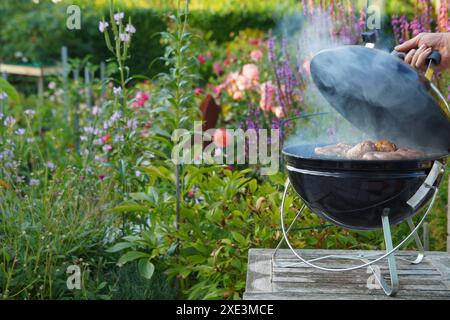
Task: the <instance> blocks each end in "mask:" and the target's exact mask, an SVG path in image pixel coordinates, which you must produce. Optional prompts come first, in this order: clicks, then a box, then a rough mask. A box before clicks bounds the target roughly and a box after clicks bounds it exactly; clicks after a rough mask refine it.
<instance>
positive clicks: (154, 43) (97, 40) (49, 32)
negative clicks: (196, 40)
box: [0, 0, 275, 76]
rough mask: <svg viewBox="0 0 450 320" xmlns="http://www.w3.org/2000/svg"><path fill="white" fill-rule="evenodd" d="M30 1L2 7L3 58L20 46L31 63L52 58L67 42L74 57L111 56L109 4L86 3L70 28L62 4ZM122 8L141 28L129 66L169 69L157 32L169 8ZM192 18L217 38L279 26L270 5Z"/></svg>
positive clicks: (148, 70) (9, 58) (156, 70)
mask: <svg viewBox="0 0 450 320" xmlns="http://www.w3.org/2000/svg"><path fill="white" fill-rule="evenodd" d="M27 3H28V5H27V6H24V7H17V8H16V7H14V6H11V7H7V8H4V7H3V8H2V7H0V27H1V28H0V41H1V43H2V46H1V48H0V61H7V62H16V63H23V60H22V58H20V59H19V60H18V59H17V58H16V53H17V52H21V53H23V56H24V57H26V58H27V60H26V61H27V62H28V63H31V62H41V63H48V64H51V63H54V62H56V61H60V50H61V46H63V45H65V46H67V47H68V48H69V55H70V56H71V57H73V58H75V57H79V58H81V57H85V56H86V55H91V56H92V62H93V63H96V64H98V63H99V62H100V61H104V60H105V59H107V58H108V56H109V54H108V50H107V48H106V47H105V45H104V42H103V34H101V33H100V32H99V30H98V23H99V21H100V20H101V19H102V17H107V16H109V11H108V10H106V9H105V8H95V7H93V6H92V3H90V2H89V3H86V4H82V29H81V30H68V29H67V28H66V26H65V22H66V18H67V15H66V11H65V10H66V6H65V5H64V4H58V5H54V4H52V3H51V2H50V1H41V3H40V4H39V5H36V4H33V3H32V2H31V1H28V0H27ZM118 8H119V7H118ZM121 9H122V8H121ZM123 11H124V12H125V14H126V16H132V17H133V24H134V25H135V26H136V29H137V33H136V34H135V36H134V39H133V42H134V43H133V46H132V48H131V49H130V51H129V54H130V57H131V59H130V62H129V63H128V65H129V67H130V69H131V70H139V72H140V73H142V74H146V75H152V76H153V75H156V74H158V73H160V72H162V71H165V68H164V64H163V63H161V62H160V61H158V58H159V57H161V56H163V54H164V45H163V44H161V42H160V38H159V37H158V34H159V33H160V32H163V31H164V30H165V29H166V24H165V21H166V16H167V15H169V13H168V12H165V11H159V10H154V9H139V8H130V9H128V8H125V9H123ZM190 20H191V27H193V28H201V29H203V30H211V31H212V39H214V40H218V41H219V42H223V41H226V40H228V39H230V34H232V33H237V32H238V31H239V30H241V29H244V28H247V27H252V28H259V29H262V30H268V29H269V28H272V27H274V26H275V18H274V16H273V14H272V12H269V11H267V12H252V11H233V12H226V13H219V12H211V11H207V10H205V11H195V12H192V13H191V15H190ZM155 61H156V62H155Z"/></svg>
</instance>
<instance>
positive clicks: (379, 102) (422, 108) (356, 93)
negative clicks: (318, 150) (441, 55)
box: [311, 46, 450, 153]
mask: <svg viewBox="0 0 450 320" xmlns="http://www.w3.org/2000/svg"><path fill="white" fill-rule="evenodd" d="M311 75H312V78H313V81H314V83H315V84H316V86H317V87H318V89H319V90H320V92H321V93H322V94H323V96H324V97H325V99H326V100H327V101H328V102H329V103H330V104H331V106H332V107H333V108H334V109H336V110H337V111H338V112H339V113H340V114H341V115H342V116H343V117H345V118H346V119H347V120H348V121H350V122H351V123H352V124H353V125H354V126H355V127H357V128H358V129H360V130H362V131H364V132H366V133H367V134H369V135H371V136H373V137H374V138H376V139H389V140H392V141H395V142H396V143H398V144H400V145H402V146H405V147H411V148H420V149H422V150H426V151H428V152H443V153H449V150H450V121H449V119H448V117H447V115H446V114H445V112H444V111H443V109H441V107H440V106H439V104H438V102H437V100H435V98H434V97H433V96H432V94H431V93H430V92H429V89H430V83H429V82H427V81H423V79H422V78H421V76H420V75H419V73H418V72H417V71H416V70H415V69H414V68H412V67H411V66H409V65H408V64H406V63H404V62H403V61H401V60H400V59H398V58H397V57H394V56H392V55H390V54H388V53H386V52H383V51H381V50H377V49H370V48H366V47H361V46H343V47H339V48H335V49H329V50H324V51H321V52H319V53H318V54H317V55H316V56H315V57H314V58H313V60H312V62H311Z"/></svg>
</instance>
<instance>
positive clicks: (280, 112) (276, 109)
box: [271, 107, 284, 119]
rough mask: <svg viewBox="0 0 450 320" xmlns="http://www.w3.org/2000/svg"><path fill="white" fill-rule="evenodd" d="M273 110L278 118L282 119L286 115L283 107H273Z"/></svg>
mask: <svg viewBox="0 0 450 320" xmlns="http://www.w3.org/2000/svg"><path fill="white" fill-rule="evenodd" d="M271 111H272V112H273V114H274V115H275V117H277V118H278V119H281V118H283V117H284V112H283V108H282V107H272V109H271Z"/></svg>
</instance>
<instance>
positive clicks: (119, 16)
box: [114, 12, 125, 24]
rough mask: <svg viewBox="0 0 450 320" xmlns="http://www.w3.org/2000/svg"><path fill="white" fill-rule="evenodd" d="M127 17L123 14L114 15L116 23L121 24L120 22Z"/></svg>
mask: <svg viewBox="0 0 450 320" xmlns="http://www.w3.org/2000/svg"><path fill="white" fill-rule="evenodd" d="M124 17H125V14H124V13H123V12H118V13H116V14H114V20H116V23H117V24H119V23H120V21H121V20H122V19H123V18H124Z"/></svg>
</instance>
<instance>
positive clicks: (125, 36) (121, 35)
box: [119, 33, 131, 42]
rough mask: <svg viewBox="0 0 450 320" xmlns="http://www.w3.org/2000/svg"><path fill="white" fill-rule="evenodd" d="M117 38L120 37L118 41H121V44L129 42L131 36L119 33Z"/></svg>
mask: <svg viewBox="0 0 450 320" xmlns="http://www.w3.org/2000/svg"><path fill="white" fill-rule="evenodd" d="M119 37H120V41H122V42H130V40H131V36H130V34H129V33H121V34H120V35H119Z"/></svg>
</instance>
